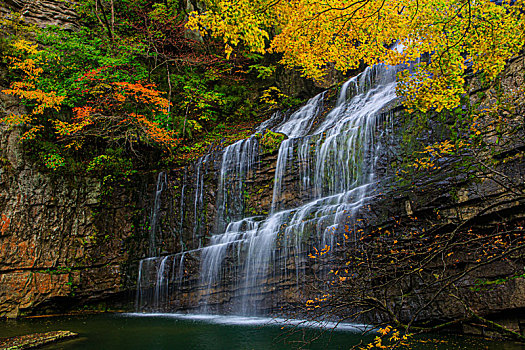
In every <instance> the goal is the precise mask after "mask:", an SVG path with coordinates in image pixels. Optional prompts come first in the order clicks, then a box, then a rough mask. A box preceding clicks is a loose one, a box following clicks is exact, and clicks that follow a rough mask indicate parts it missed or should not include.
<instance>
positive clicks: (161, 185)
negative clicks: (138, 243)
mask: <svg viewBox="0 0 525 350" xmlns="http://www.w3.org/2000/svg"><path fill="white" fill-rule="evenodd" d="M167 184H168V178H167V176H166V173H165V172H160V173H159V175H158V176H157V189H156V191H155V201H154V203H153V208H152V209H151V215H150V220H149V250H148V252H149V256H155V255H156V254H157V253H158V252H157V226H158V217H159V211H160V206H161V195H162V191H164V190H165V189H166V186H167Z"/></svg>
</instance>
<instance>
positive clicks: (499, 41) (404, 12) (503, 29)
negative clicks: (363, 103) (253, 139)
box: [189, 0, 525, 111]
mask: <svg viewBox="0 0 525 350" xmlns="http://www.w3.org/2000/svg"><path fill="white" fill-rule="evenodd" d="M523 9H524V1H523V0H517V1H512V3H510V2H509V1H506V0H504V1H503V3H502V4H500V5H499V4H496V3H494V2H492V1H490V0H480V1H471V0H413V1H400V0H357V1H353V0H322V1H320V0H291V1H279V0H277V1H276V0H238V1H235V2H234V1H228V0H209V1H208V11H207V12H205V13H202V14H197V13H193V14H192V15H191V17H190V20H189V27H190V28H192V29H196V30H199V31H200V32H201V33H202V34H204V35H212V36H215V37H221V38H222V39H223V41H224V45H225V50H226V53H227V55H230V54H231V53H232V50H233V47H236V46H240V45H242V46H245V47H246V48H248V49H249V50H251V51H254V52H258V53H267V52H276V53H282V63H284V64H285V65H287V66H289V67H298V68H300V69H301V70H302V72H303V73H304V74H305V75H306V76H309V77H312V78H317V79H318V78H321V77H322V76H323V75H324V74H325V72H326V69H327V67H330V66H332V65H333V66H335V68H336V69H338V70H340V71H343V72H345V71H347V70H349V69H353V68H356V67H358V66H359V64H360V63H361V62H364V63H366V64H369V65H371V64H375V63H379V62H382V63H386V64H391V65H392V64H398V63H401V62H419V63H417V64H416V65H415V67H414V71H413V72H412V74H408V73H407V72H405V73H403V74H401V76H400V81H401V84H399V86H398V92H399V93H400V94H401V95H403V96H405V97H406V102H405V104H406V105H407V106H408V107H409V108H416V109H419V110H422V111H426V110H429V109H431V108H435V109H437V110H438V111H439V110H442V109H443V108H446V109H450V108H453V107H455V106H457V105H458V103H459V98H460V95H461V94H462V93H464V92H465V91H464V79H463V73H464V71H465V70H466V69H467V68H468V67H469V66H471V67H472V69H473V70H474V71H476V72H478V71H482V72H483V73H484V74H485V75H486V77H487V78H488V79H493V78H494V77H495V76H496V75H498V74H499V73H500V72H501V71H502V69H503V67H504V65H505V62H506V60H507V59H509V58H510V57H512V56H513V55H514V54H516V53H517V52H519V51H520V50H521V48H522V47H523V43H524V38H525V34H524V33H525V15H524V11H523ZM394 43H398V47H402V48H403V49H402V50H399V49H397V50H396V49H393V45H394ZM429 55H430V58H428V56H429Z"/></svg>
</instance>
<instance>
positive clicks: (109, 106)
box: [54, 67, 180, 150]
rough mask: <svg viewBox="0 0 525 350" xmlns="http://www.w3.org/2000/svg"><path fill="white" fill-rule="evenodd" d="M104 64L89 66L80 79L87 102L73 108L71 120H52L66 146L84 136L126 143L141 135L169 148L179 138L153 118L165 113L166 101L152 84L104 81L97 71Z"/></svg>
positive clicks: (78, 143) (77, 144)
mask: <svg viewBox="0 0 525 350" xmlns="http://www.w3.org/2000/svg"><path fill="white" fill-rule="evenodd" d="M104 68H105V67H101V68H98V69H95V70H92V71H90V72H88V73H86V74H84V76H83V77H82V78H80V79H79V80H80V81H84V83H85V84H86V87H85V89H84V90H83V93H84V96H86V99H87V104H86V105H84V106H82V107H75V108H73V113H74V118H73V120H72V122H67V121H61V120H56V121H55V122H54V126H55V129H56V133H57V134H58V135H59V136H60V137H61V138H62V139H63V140H65V141H66V142H67V143H66V146H65V147H66V148H71V147H73V148H75V149H79V148H80V147H81V146H82V145H83V142H84V141H83V140H84V139H85V137H87V136H96V137H104V138H106V139H108V140H110V141H112V140H113V139H115V140H116V139H120V138H124V139H125V140H126V142H128V143H130V144H131V143H134V142H136V141H137V140H139V139H145V140H148V141H150V142H152V143H156V144H158V145H160V146H161V147H162V148H164V149H165V150H171V149H173V148H174V147H175V146H177V145H178V144H179V142H180V140H179V139H177V138H175V137H174V133H173V132H172V131H169V130H166V129H164V128H162V127H161V126H160V125H159V124H158V123H157V122H155V121H154V120H153V119H154V118H155V117H156V116H157V115H159V114H167V113H168V111H169V106H170V104H169V101H168V100H167V99H165V98H164V97H162V94H161V92H160V91H158V90H156V88H155V85H153V84H147V85H144V84H141V83H129V82H109V83H108V82H105V81H104V80H103V79H100V78H99V76H100V73H101V72H102V71H103V69H104Z"/></svg>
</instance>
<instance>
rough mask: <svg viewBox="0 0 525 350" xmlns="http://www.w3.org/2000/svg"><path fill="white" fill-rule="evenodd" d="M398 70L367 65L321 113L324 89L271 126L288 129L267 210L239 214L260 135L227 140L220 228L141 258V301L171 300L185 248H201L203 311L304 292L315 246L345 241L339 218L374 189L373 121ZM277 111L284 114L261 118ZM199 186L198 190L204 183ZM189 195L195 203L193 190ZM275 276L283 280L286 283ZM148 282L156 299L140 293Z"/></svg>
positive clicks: (236, 309)
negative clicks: (204, 240)
mask: <svg viewBox="0 0 525 350" xmlns="http://www.w3.org/2000/svg"><path fill="white" fill-rule="evenodd" d="M388 68H389V69H388ZM395 74H396V69H395V67H384V66H381V65H377V66H374V67H371V68H367V69H366V70H365V71H364V72H363V73H361V74H360V75H358V76H356V77H354V78H352V79H350V80H349V81H348V82H346V83H345V84H344V85H343V86H342V88H341V91H340V93H339V96H338V99H337V102H336V105H335V107H334V108H333V109H332V110H331V111H329V112H328V113H327V114H326V115H324V116H323V114H322V112H323V103H324V98H325V94H324V93H322V94H319V95H317V96H315V97H314V98H312V99H310V100H309V101H308V103H307V104H306V105H305V106H303V107H302V108H301V109H299V110H298V111H297V112H295V113H293V114H291V115H290V116H289V117H288V118H285V120H284V121H282V122H281V123H280V124H279V125H277V126H276V127H274V128H273V131H274V132H279V133H283V134H286V136H287V137H288V138H287V139H286V140H284V141H283V142H282V143H281V145H280V148H279V152H278V156H277V164H276V168H275V177H274V187H273V198H272V204H271V210H270V213H269V214H268V215H267V216H266V217H244V215H245V210H244V209H245V208H244V196H243V192H244V191H245V186H246V183H247V180H248V179H249V178H250V177H252V176H253V173H254V170H255V167H256V165H257V161H258V157H259V154H258V150H259V145H258V141H257V138H256V137H255V136H252V137H250V138H248V139H245V140H241V141H238V142H237V143H235V144H233V145H231V146H229V147H227V148H226V149H225V150H224V153H223V156H222V165H221V172H220V177H219V185H218V193H217V218H216V233H215V234H214V235H212V237H211V238H210V239H209V242H208V244H207V245H206V246H204V247H202V248H199V249H196V250H193V251H187V252H185V253H178V254H175V255H170V256H168V257H159V258H150V259H146V260H143V261H141V263H140V272H139V280H138V294H137V310H138V311H140V310H146V309H148V310H152V309H153V310H175V309H176V308H177V307H176V305H177V302H174V301H173V300H176V298H177V297H176V296H175V294H176V293H177V289H180V288H181V287H180V286H181V281H182V278H183V276H182V275H183V274H184V270H185V267H184V264H185V262H184V259H185V255H184V254H188V255H191V256H194V255H195V256H197V255H198V256H199V257H200V258H199V260H200V263H199V266H200V267H199V270H200V273H199V274H200V276H199V287H198V289H199V290H200V292H199V295H200V296H199V298H198V303H200V305H201V307H202V308H201V311H204V312H217V311H218V310H220V311H221V312H229V313H240V314H244V315H253V314H256V313H258V312H259V310H263V309H267V308H266V307H265V305H266V304H272V298H273V297H274V296H275V295H276V294H275V293H279V292H281V291H282V290H284V289H285V288H291V287H290V286H291V285H293V286H294V288H295V291H296V292H297V293H300V292H301V280H302V279H303V278H305V272H304V271H303V270H304V266H305V265H306V260H307V259H308V258H307V257H306V256H307V254H308V253H309V252H311V248H312V247H321V248H323V247H326V249H330V248H331V247H334V246H335V245H336V244H339V243H340V242H342V239H341V237H342V236H343V231H342V228H341V226H344V225H341V224H344V223H347V222H348V221H349V220H350V219H351V218H352V217H353V215H354V213H355V212H357V210H359V209H360V208H361V207H362V206H363V204H365V203H366V202H367V201H368V200H369V199H370V198H372V197H373V196H374V193H373V187H374V184H375V182H376V178H375V163H376V160H377V154H378V151H379V149H380V148H381V147H382V146H381V144H380V139H381V137H380V135H378V133H379V134H380V133H381V130H383V129H381V128H379V124H380V123H382V122H383V121H384V120H385V118H387V117H388V113H387V112H388V108H389V106H391V105H392V104H393V102H394V101H395V100H396V93H395V85H396V83H395ZM385 116H386V117H385ZM278 118H282V115H275V116H274V118H272V122H268V123H266V126H269V125H271V124H273V123H274V122H275V120H278ZM258 132H262V130H261V129H258ZM205 160H206V159H205V158H204V159H203V160H202V162H204V161H205ZM199 162H201V161H199ZM199 176H200V175H199V174H197V181H200V180H199ZM290 179H291V180H290ZM290 181H295V182H297V184H296V185H294V186H291V188H293V189H295V190H297V189H298V191H300V192H301V193H295V196H296V197H297V198H302V199H303V201H302V204H300V205H299V206H297V205H293V204H290V202H289V201H288V200H287V197H289V196H287V195H285V194H286V191H291V190H292V189H288V188H287V186H288V185H289V183H287V182H290ZM292 185H293V184H292ZM197 187H198V188H200V189H201V190H200V191H202V188H203V187H202V183H200V184H198V185H197ZM199 200H200V201H201V202H202V199H199ZM195 201H196V202H195V211H197V207H198V206H199V205H198V204H197V203H198V199H197V192H196V197H195ZM169 261H171V265H170V264H169ZM168 266H169V267H168ZM167 276H171V277H167ZM292 280H293V281H292ZM276 281H280V282H283V281H286V283H285V284H286V286H284V287H283V286H278V283H276ZM290 281H292V282H290ZM281 284H282V283H281ZM168 285H170V286H171V287H168ZM148 288H149V290H150V294H152V295H153V299H148V298H147V297H146V296H145V290H146V289H148ZM226 294H227V295H226ZM170 299H171V302H170ZM170 303H171V304H170ZM219 305H222V306H221V308H218V307H217V306H219ZM224 305H227V306H224Z"/></svg>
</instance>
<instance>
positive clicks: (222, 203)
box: [216, 136, 259, 232]
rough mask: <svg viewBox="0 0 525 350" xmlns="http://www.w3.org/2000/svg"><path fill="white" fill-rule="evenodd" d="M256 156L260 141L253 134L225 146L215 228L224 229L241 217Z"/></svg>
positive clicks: (218, 230)
mask: <svg viewBox="0 0 525 350" xmlns="http://www.w3.org/2000/svg"><path fill="white" fill-rule="evenodd" d="M258 159H259V142H258V140H257V138H255V137H254V136H252V137H250V138H247V139H244V140H240V141H237V142H236V143H234V144H233V145H230V146H228V147H226V149H225V150H224V153H223V155H222V164H221V172H220V177H219V190H218V194H217V224H216V232H224V230H225V229H226V227H227V225H228V223H230V222H232V221H235V220H239V219H242V217H243V215H244V190H245V183H246V180H247V179H248V178H249V177H251V176H252V175H253V171H254V167H255V165H256V164H257V161H258Z"/></svg>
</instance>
